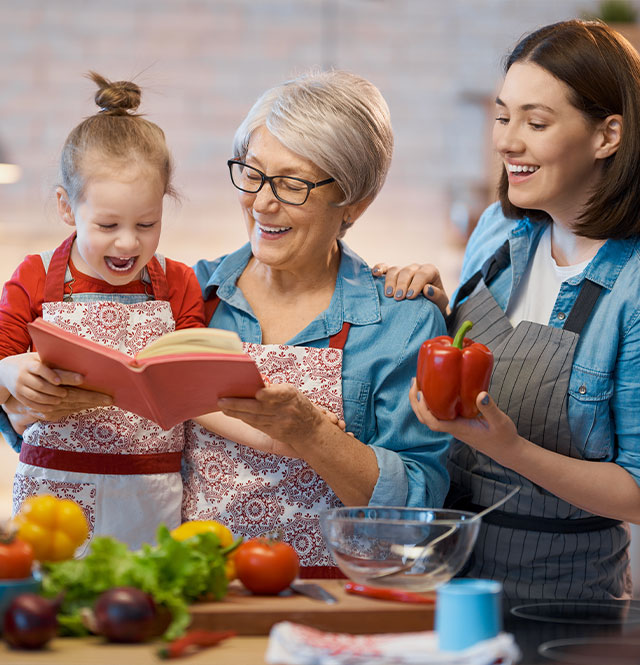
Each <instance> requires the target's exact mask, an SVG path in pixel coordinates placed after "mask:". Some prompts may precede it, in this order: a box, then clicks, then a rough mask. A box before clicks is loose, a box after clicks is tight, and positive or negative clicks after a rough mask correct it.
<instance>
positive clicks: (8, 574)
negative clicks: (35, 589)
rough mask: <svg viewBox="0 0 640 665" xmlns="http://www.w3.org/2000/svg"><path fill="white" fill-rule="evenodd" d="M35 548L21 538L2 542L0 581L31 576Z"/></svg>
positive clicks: (0, 548) (0, 545)
mask: <svg viewBox="0 0 640 665" xmlns="http://www.w3.org/2000/svg"><path fill="white" fill-rule="evenodd" d="M32 565H33V548H32V547H31V545H29V543H26V542H25V541H24V540H20V539H19V538H13V539H12V540H10V541H9V542H6V541H0V580H7V579H21V578H24V577H30V576H31V566H32Z"/></svg>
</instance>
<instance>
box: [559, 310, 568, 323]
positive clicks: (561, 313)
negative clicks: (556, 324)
mask: <svg viewBox="0 0 640 665" xmlns="http://www.w3.org/2000/svg"><path fill="white" fill-rule="evenodd" d="M566 316H567V315H566V314H565V313H564V312H558V318H559V319H560V321H564V320H565V318H566Z"/></svg>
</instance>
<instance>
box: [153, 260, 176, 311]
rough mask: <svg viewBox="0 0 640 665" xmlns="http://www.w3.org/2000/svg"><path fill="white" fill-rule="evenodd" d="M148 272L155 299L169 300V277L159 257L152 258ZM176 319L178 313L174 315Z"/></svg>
mask: <svg viewBox="0 0 640 665" xmlns="http://www.w3.org/2000/svg"><path fill="white" fill-rule="evenodd" d="M146 267H147V272H148V273H149V279H150V280H151V290H152V291H153V297H154V298H155V299H156V300H169V283H168V282H167V275H166V273H165V272H164V270H163V269H162V266H161V265H160V261H158V259H157V257H155V256H152V257H151V261H149V263H147V266H146ZM173 316H174V318H176V313H175V312H174V313H173Z"/></svg>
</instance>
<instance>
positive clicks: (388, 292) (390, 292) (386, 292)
mask: <svg viewBox="0 0 640 665" xmlns="http://www.w3.org/2000/svg"><path fill="white" fill-rule="evenodd" d="M392 294H393V287H392V286H387V290H386V291H385V295H387V296H390V295H392Z"/></svg>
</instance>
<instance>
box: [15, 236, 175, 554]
mask: <svg viewBox="0 0 640 665" xmlns="http://www.w3.org/2000/svg"><path fill="white" fill-rule="evenodd" d="M73 240H74V236H72V237H71V238H69V239H67V241H65V243H63V244H62V245H61V246H60V247H59V248H58V249H57V250H56V251H55V252H54V253H53V256H50V253H49V254H45V255H43V262H44V263H45V268H47V262H48V260H49V258H50V259H51V262H50V264H49V266H48V269H47V278H46V286H45V297H44V302H43V306H42V314H43V318H44V319H45V320H47V321H51V322H53V323H55V324H57V325H59V326H61V327H62V328H64V329H66V330H69V331H70V332H73V333H75V334H79V335H81V336H83V337H86V338H87V339H90V340H93V341H94V342H99V343H101V344H104V345H105V346H109V347H111V348H112V349H117V350H118V351H121V352H123V353H126V354H128V355H134V354H135V353H137V352H138V351H140V350H141V349H142V348H143V347H144V346H146V345H147V344H149V342H151V341H153V340H154V339H156V338H157V337H160V336H161V335H164V334H165V333H167V332H171V331H173V330H174V329H175V322H174V318H173V314H172V312H171V307H170V304H169V302H167V300H166V298H167V297H168V287H167V284H166V277H165V274H164V270H163V269H162V266H161V265H160V261H158V259H157V258H155V257H154V259H152V261H151V262H150V263H149V264H148V266H147V268H148V270H147V275H146V276H147V280H148V281H149V282H150V283H151V285H152V286H151V288H152V289H153V292H154V295H155V297H156V298H157V299H156V300H149V298H150V297H152V296H147V295H145V294H101V293H87V294H72V295H71V297H69V296H66V297H64V301H63V292H64V282H65V275H67V277H68V278H71V273H70V272H68V269H67V264H68V260H69V252H70V250H71V246H72V244H73ZM160 258H161V260H162V257H160ZM66 281H68V279H67V280H66ZM72 285H73V283H71V286H72ZM162 298H164V300H162ZM183 445H184V427H183V425H182V424H180V425H176V426H175V427H173V428H172V429H170V430H166V431H165V430H163V429H162V428H161V427H160V426H159V425H156V424H155V423H153V422H151V421H149V420H146V419H144V418H140V417H139V416H137V415H134V414H132V413H130V412H128V411H124V410H122V409H119V408H116V407H111V406H110V407H100V408H95V409H88V410H85V411H82V412H80V413H77V414H74V415H72V416H69V417H66V418H63V419H62V420H60V421H58V422H48V421H43V422H37V423H34V424H33V425H31V426H30V427H29V428H28V429H27V430H26V431H25V433H24V441H23V445H22V450H21V452H20V461H19V463H18V467H17V472H16V475H15V480H14V487H13V510H14V513H15V512H16V511H17V510H18V508H19V507H20V504H21V503H22V501H24V499H25V498H26V497H28V496H31V495H35V494H46V493H49V494H54V495H56V496H59V497H61V498H69V499H73V500H74V501H76V502H77V503H78V504H80V506H81V507H82V510H83V511H84V513H85V515H86V517H87V519H88V521H89V525H90V531H91V535H90V537H91V536H92V535H95V534H97V535H108V536H114V537H116V538H117V539H119V540H121V541H123V542H125V543H127V544H128V545H129V546H130V547H131V548H133V549H137V548H139V547H140V546H141V545H142V543H145V542H146V543H152V542H154V541H155V532H156V528H157V526H158V524H159V523H160V522H164V523H165V524H166V525H167V526H168V527H169V528H173V527H175V526H177V525H178V524H180V506H181V501H182V482H181V476H180V459H181V451H182V448H183ZM87 544H88V541H87ZM84 550H86V544H85V547H84ZM84 550H83V551H84Z"/></svg>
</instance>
